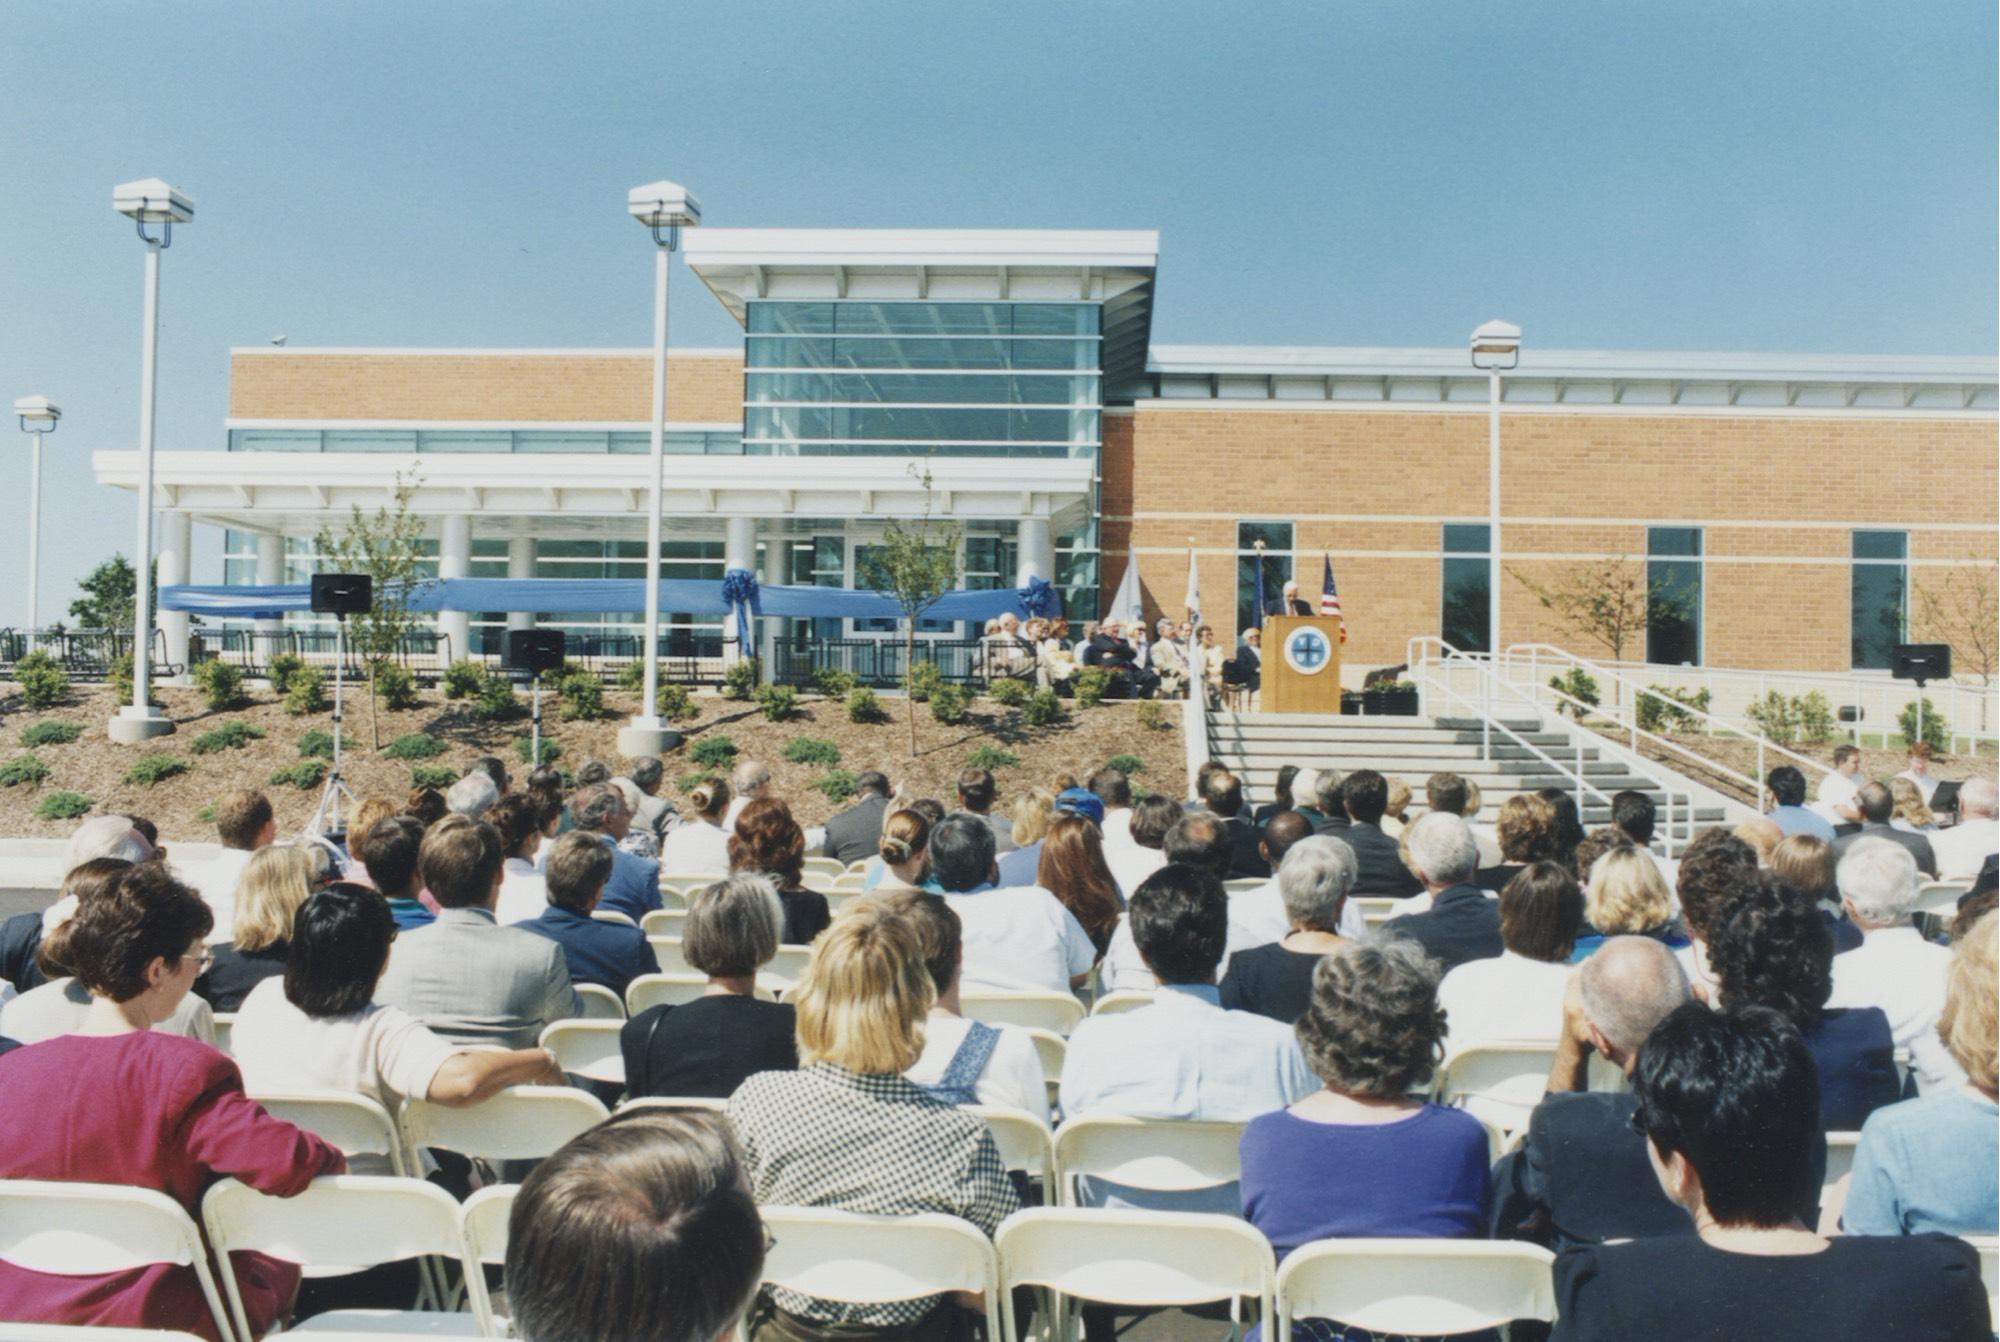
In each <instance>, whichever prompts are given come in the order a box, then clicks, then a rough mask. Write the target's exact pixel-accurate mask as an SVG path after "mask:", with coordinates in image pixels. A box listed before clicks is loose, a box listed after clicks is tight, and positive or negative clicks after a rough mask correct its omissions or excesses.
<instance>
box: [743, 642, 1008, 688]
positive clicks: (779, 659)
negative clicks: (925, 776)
mask: <svg viewBox="0 0 2000 1342" xmlns="http://www.w3.org/2000/svg"><path fill="white" fill-rule="evenodd" d="M771 651H772V657H771V679H772V680H773V681H775V682H776V683H778V684H781V685H811V684H812V683H813V682H814V680H815V679H817V677H818V676H819V673H820V672H821V671H825V670H840V671H846V672H848V673H849V674H851V675H852V676H853V677H854V678H855V680H856V681H858V682H859V683H861V684H863V685H870V686H875V687H877V688H889V689H895V688H900V687H901V685H902V684H903V671H904V665H903V640H902V639H901V638H879V639H877V638H809V637H808V638H797V639H780V640H779V641H778V642H777V644H776V645H775V646H774V647H773V648H772V650H771ZM983 651H984V649H983V647H982V645H981V641H980V640H979V639H976V638H967V639H931V638H925V639H918V640H917V660H919V661H928V662H934V663H936V665H937V668H938V670H939V671H940V672H941V673H942V674H943V676H944V678H945V679H946V680H947V681H950V682H952V683H954V684H967V685H969V684H973V683H976V682H977V681H978V680H979V679H980V678H981V674H982V671H983V669H984V658H983Z"/></svg>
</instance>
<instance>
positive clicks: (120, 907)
mask: <svg viewBox="0 0 2000 1342" xmlns="http://www.w3.org/2000/svg"><path fill="white" fill-rule="evenodd" d="M214 922H215V917H214V914H213V913H212V912H211V910H210V909H209V907H208V905H207V904H206V903H204V902H203V900H202V899H201V897H200V896H199V895H197V894H195V892H194V891H193V890H191V889H189V888H188V887H187V886H185V885H182V884H181V883H180V882H179V881H177V880H175V879H174V878H173V877H172V876H171V875H169V874H168V873H167V871H166V869H165V868H164V867H163V866H162V865H160V864H159V863H153V862H146V863H141V864H139V865H137V866H133V867H129V868H127V869H126V870H125V872H124V873H123V874H122V875H121V876H120V877H119V879H118V880H117V881H116V882H115V883H113V884H112V886H111V888H110V889H109V890H107V891H105V892H103V893H102V894H100V895H98V896H97V897H96V898H93V899H91V900H89V901H88V902H86V903H83V904H81V905H79V906H78V908H77V911H76V913H75V915H74V916H73V917H72V918H71V919H70V920H69V921H68V922H67V923H65V924H64V925H63V928H62V933H63V941H64V946H63V950H64V960H65V963H66V964H67V965H68V967H69V968H71V969H72V970H74V971H75V973H76V975H77V982H79V983H81V984H82V985H83V986H84V987H85V989H86V991H87V993H88V998H89V1000H88V1004H87V1005H86V1007H85V1008H84V1010H83V1012H82V1013H81V1015H80V1018H79V1019H78V1020H76V1021H75V1022H74V1024H73V1025H72V1026H71V1027H70V1028H69V1029H67V1030H64V1031H62V1032H61V1034H60V1037H57V1038H50V1039H47V1040H45V1041H43V1042H41V1043H38V1044H36V1045H34V1046H33V1047H32V1048H19V1049H14V1050H13V1051H11V1052H9V1053H7V1054H6V1055H5V1056H4V1057H0V1132H4V1133H6V1134H7V1137H6V1140H5V1141H0V1178H4V1179H47V1180H57V1181H62V1182H83V1183H102V1184H124V1185H127V1186H129V1187H134V1188H147V1189H152V1190H155V1191H157V1192H160V1193H164V1194H166V1195H167V1196H168V1197H170V1198H172V1199H173V1200H174V1201H175V1202H177V1203H179V1204H180V1206H181V1208H182V1209H183V1210H185V1211H186V1212H187V1213H188V1215H189V1216H191V1217H193V1218H195V1220H196V1223H197V1224H199V1222H200V1217H201V1199H202V1195H203V1194H204V1193H206V1192H207V1191H208V1189H209V1188H210V1187H211V1186H212V1185H213V1184H214V1183H215V1182H216V1181H217V1180H219V1179H237V1180H241V1181H242V1182H243V1183H245V1184H248V1185H249V1186H250V1187H252V1188H254V1189H256V1190H257V1191H259V1192H261V1193H266V1194H270V1195H272V1196H276V1197H295V1196H297V1195H298V1194H300V1193H302V1192H304V1191H305V1190H306V1188H307V1186H308V1185H310V1184H311V1183H312V1181H313V1179H314V1178H316V1177H317V1176H319V1175H322V1174H339V1173H341V1172H342V1171H343V1170H345V1169H346V1162H345V1160H344V1159H343V1158H342V1156H341V1154H340V1152H339V1151H338V1150H336V1149H335V1148H333V1147H332V1146H329V1145H328V1144H327V1143H326V1142H324V1141H322V1140H321V1139H320V1138H318V1137H316V1136H314V1135H313V1134H311V1133H309V1132H304V1131H301V1130H300V1129H298V1128H295V1127H293V1126H292V1125H291V1124H290V1123H285V1122H281V1121H279V1120H278V1119H275V1118H272V1117H271V1116H270V1115H269V1114H267V1113H265V1112H264V1110H263V1108H262V1107H261V1106H259V1105H257V1104H256V1103H255V1102H253V1101H252V1100H250V1099H249V1097H248V1096H246V1095H245V1094H244V1093H243V1082H242V1079H241V1077H240V1076H239V1075H238V1073H237V1070H236V1064H235V1063H233V1062H231V1061H230V1060H229V1059H228V1058H227V1057H225V1056H224V1055H223V1054H221V1053H218V1052H216V1051H215V1050H214V1049H213V1048H211V1047H209V1046H208V1045H207V1044H205V1043H200V1042H197V1041H195V1040H192V1039H186V1038H182V1037H180V1036H178V1035H174V1034H170V1033H168V1032H166V1031H164V1030H161V1029H157V1028H155V1027H157V1026H159V1025H162V1024H164V1023H165V1022H167V1021H168V1020H170V1019H172V1018H173V1016H174V1014H175V1011H176V1008H178V1007H179V1005H180V1004H181V1002H182V1001H183V1000H184V999H185V998H186V997H187V996H188V995H189V994H188V990H189V989H190V988H192V987H193V986H194V981H195V977H196V976H197V975H198V974H199V973H200V972H201V969H202V964H203V962H204V960H206V958H207V955H206V952H205V951H204V950H203V942H204V940H205V939H206V937H207V936H208V935H209V932H210V930H211V929H212V928H213V926H214ZM49 986H50V987H54V986H55V985H53V984H51V985H49ZM37 991H47V989H38V990H37ZM230 1265H231V1267H232V1268H233V1270H234V1271H235V1273H236V1281H237V1285H238V1289H239V1291H240V1294H241V1299H242V1302H243V1308H244V1312H245V1313H247V1314H248V1315H249V1319H250V1327H251V1332H252V1334H253V1335H255V1336H261V1335H263V1333H265V1332H267V1331H269V1330H270V1328H271V1327H272V1325H273V1324H275V1323H277V1322H278V1319H279V1316H280V1315H281V1314H283V1313H284V1312H285V1311H286V1310H288V1309H289V1308H290V1307H291V1301H292V1295H293V1292H294V1291H296V1290H297V1288H298V1282H299V1270H298V1268H297V1267H296V1266H293V1265H292V1264H289V1263H284V1262H281V1261H279V1260H277V1259H275V1258H270V1257H267V1256H265V1255H263V1254H258V1253H240V1254H234V1255H231V1264H230ZM0 1319H15V1320H23V1321H34V1322H42V1323H67V1324H77V1325H83V1324H94V1325H98V1326H107V1327H111V1326H122V1327H127V1328H141V1327H144V1328H169V1329H179V1330H181V1331H183V1332H187V1333H193V1334H195V1335H196V1336H198V1337H202V1338H206V1339H209V1342H217V1339H218V1334H217V1331H216V1324H215V1321H214V1319H213V1316H212V1315H211V1313H210V1311H209V1307H208V1304H207V1301H206V1300H205V1298H204V1296H203V1293H202V1290H201V1287H200V1284H199V1282H198V1280H197V1278H196V1276H195V1273H194V1270H193V1269H192V1268H190V1267H177V1266H174V1265H172V1264H170V1263H162V1264H157V1265H153V1266H148V1267H143V1268H135V1269H130V1270H127V1271H122V1272H111V1273H92V1272H78V1273H63V1274H60V1275H57V1274H50V1273H43V1272H33V1271H30V1270H28V1269H26V1268H23V1267H17V1266H15V1265H13V1264H11V1263H5V1262H0Z"/></svg>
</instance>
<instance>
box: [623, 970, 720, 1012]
mask: <svg viewBox="0 0 2000 1342" xmlns="http://www.w3.org/2000/svg"><path fill="white" fill-rule="evenodd" d="M707 991H708V975H706V974H697V973H695V972H694V971H693V970H683V971H681V972H680V973H678V974H641V975H640V976H639V977H638V978H636V979H633V980H632V981H631V982H630V983H628V984H626V985H625V1009H626V1010H627V1011H628V1012H630V1013H631V1014H632V1015H634V1016H636V1015H638V1014H639V1013H640V1012H642V1011H649V1010H651V1009H652V1008H654V1007H656V1006H679V1005H681V1004H682V1003H683V1002H692V1001H694V999H695V998H697V997H700V996H701V995H702V994H703V993H705V992H707Z"/></svg>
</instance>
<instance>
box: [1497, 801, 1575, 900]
mask: <svg viewBox="0 0 2000 1342" xmlns="http://www.w3.org/2000/svg"><path fill="white" fill-rule="evenodd" d="M1494 836H1495V838H1496V839H1497V840H1498V842H1499V845H1500V864H1499V865H1498V866H1494V867H1482V868H1480V869H1479V871H1478V873H1477V876H1476V879H1475V880H1474V881H1473V882H1472V883H1473V884H1474V885H1476V886H1478V887H1479V888H1480V889H1481V890H1494V891H1498V890H1501V889H1504V888H1505V887H1506V885H1507V882H1509V881H1511V880H1513V879H1514V878H1515V877H1516V876H1518V875H1520V873H1521V869H1522V868H1523V867H1527V866H1529V865H1531V864H1533V863H1536V862H1560V863H1562V864H1563V865H1564V866H1569V865H1571V863H1572V861H1573V859H1574V856H1575V853H1576V845H1575V844H1573V843H1572V844H1568V845H1567V846H1565V844H1564V843H1563V833H1562V825H1561V817H1560V816H1559V815H1558V814H1557V812H1556V808H1555V807H1554V806H1553V805H1552V804H1551V803H1550V802H1549V801H1548V800H1547V799H1546V798H1544V797H1542V796H1540V795H1539V794H1537V793H1533V792H1517V793H1515V794H1514V795H1513V796H1511V797H1509V798H1508V799H1507V800H1506V801H1504V802H1501V803H1500V818H1499V819H1498V820H1497V821H1495V822H1494Z"/></svg>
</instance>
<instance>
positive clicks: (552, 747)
mask: <svg viewBox="0 0 2000 1342" xmlns="http://www.w3.org/2000/svg"><path fill="white" fill-rule="evenodd" d="M560 754H562V747H561V746H559V745H557V744H556V743H555V742H554V741H551V740H549V738H548V737H546V736H544V737H543V738H542V757H541V758H540V759H536V758H535V738H534V737H532V736H518V737H515V738H514V755H515V757H516V758H517V759H519V760H520V761H521V763H523V764H525V765H527V766H528V767H529V768H534V767H535V766H536V765H538V764H548V763H550V762H552V761H553V760H554V759H555V758H556V756H558V755H560Z"/></svg>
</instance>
